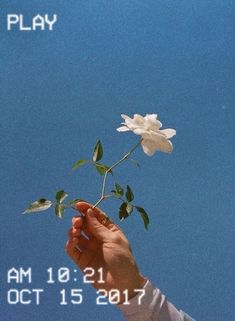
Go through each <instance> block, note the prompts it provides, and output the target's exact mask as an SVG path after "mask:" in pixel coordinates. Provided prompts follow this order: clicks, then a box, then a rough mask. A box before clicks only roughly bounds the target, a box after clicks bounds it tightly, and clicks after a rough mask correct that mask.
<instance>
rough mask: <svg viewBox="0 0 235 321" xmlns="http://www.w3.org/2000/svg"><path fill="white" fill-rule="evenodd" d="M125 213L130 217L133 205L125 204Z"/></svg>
mask: <svg viewBox="0 0 235 321" xmlns="http://www.w3.org/2000/svg"><path fill="white" fill-rule="evenodd" d="M126 211H127V214H128V215H131V213H132V211H133V205H132V204H131V203H127V206H126Z"/></svg>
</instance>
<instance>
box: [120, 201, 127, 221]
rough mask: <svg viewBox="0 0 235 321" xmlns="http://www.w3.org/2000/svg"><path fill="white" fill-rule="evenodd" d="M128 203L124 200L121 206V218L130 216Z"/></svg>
mask: <svg viewBox="0 0 235 321" xmlns="http://www.w3.org/2000/svg"><path fill="white" fill-rule="evenodd" d="M126 208H127V203H126V202H123V203H122V205H121V206H120V208H119V218H120V220H124V219H125V218H127V217H128V213H127V210H126Z"/></svg>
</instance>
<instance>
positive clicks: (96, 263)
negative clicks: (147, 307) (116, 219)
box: [66, 202, 146, 303]
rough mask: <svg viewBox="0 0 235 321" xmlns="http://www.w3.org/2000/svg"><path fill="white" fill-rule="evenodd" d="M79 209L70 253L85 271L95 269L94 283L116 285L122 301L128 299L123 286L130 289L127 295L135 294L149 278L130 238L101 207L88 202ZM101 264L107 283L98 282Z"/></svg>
mask: <svg viewBox="0 0 235 321" xmlns="http://www.w3.org/2000/svg"><path fill="white" fill-rule="evenodd" d="M76 209H77V210H78V211H79V212H80V213H82V216H79V217H74V218H73V220H72V228H71V229H70V230H69V240H68V241H67V243H66V251H67V253H68V255H69V256H70V257H71V258H72V260H73V261H74V262H75V264H76V265H77V266H78V267H79V268H80V269H81V270H82V271H84V269H85V268H87V267H90V268H92V269H94V271H95V274H94V277H93V281H94V283H93V286H94V287H95V288H96V289H97V290H99V289H101V288H102V289H105V290H107V291H110V290H111V289H117V290H118V291H119V293H120V302H119V303H122V302H123V301H124V299H125V297H124V294H123V291H124V290H128V299H130V298H132V297H133V296H135V295H136V292H135V289H141V288H143V286H144V283H145V281H146V280H145V279H144V277H143V276H142V275H141V274H140V272H139V270H138V267H137V265H136V262H135V259H134V257H133V255H132V251H131V248H130V245H129V242H128V240H127V238H126V237H125V235H124V234H123V232H122V231H121V230H120V228H119V227H118V226H117V225H115V224H114V223H113V222H111V221H110V220H109V219H107V216H106V215H105V214H104V213H103V212H102V211H101V210H100V209H98V208H94V209H92V205H91V204H89V203H86V202H79V203H77V204H76ZM101 222H102V223H103V224H102V223H101ZM84 234H85V235H86V236H87V237H86V236H84ZM99 268H102V269H103V275H104V283H99V275H98V272H97V271H98V269H99Z"/></svg>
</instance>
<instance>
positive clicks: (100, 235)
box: [86, 208, 112, 242]
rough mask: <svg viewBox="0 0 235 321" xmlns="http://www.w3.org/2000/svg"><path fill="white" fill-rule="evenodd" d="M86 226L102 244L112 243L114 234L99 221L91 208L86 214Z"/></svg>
mask: <svg viewBox="0 0 235 321" xmlns="http://www.w3.org/2000/svg"><path fill="white" fill-rule="evenodd" d="M86 224H87V229H88V231H89V232H90V233H91V234H92V235H93V236H95V237H96V238H97V239H98V240H100V241H102V242H107V241H110V238H111V234H112V232H111V231H110V230H109V229H108V228H107V227H105V226H104V225H103V224H101V223H100V222H99V221H98V219H97V217H96V216H95V212H94V211H93V210H92V209H91V208H89V209H88V210H87V212H86Z"/></svg>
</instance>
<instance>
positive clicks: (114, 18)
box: [0, 0, 235, 321]
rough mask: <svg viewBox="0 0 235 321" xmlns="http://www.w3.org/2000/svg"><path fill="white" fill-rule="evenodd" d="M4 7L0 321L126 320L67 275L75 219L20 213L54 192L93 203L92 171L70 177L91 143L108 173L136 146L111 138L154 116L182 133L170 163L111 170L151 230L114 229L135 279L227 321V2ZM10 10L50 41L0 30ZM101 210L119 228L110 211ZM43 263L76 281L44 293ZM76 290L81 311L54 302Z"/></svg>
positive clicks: (203, 318)
mask: <svg viewBox="0 0 235 321" xmlns="http://www.w3.org/2000/svg"><path fill="white" fill-rule="evenodd" d="M0 6H1V8H0V9H1V10H0V37H1V40H0V62H1V63H0V99H1V122H0V131H1V132H0V133H1V136H0V140H1V154H0V155H1V156H0V162H1V179H0V184H1V215H0V228H1V234H0V244H1V245H0V251H1V259H0V288H1V291H0V321H39V320H45V321H53V320H56V321H64V320H67V321H72V320H82V321H88V320H94V321H95V320H97V321H101V320H102V321H110V320H111V319H112V320H113V321H118V320H122V316H121V314H120V312H119V311H118V310H117V309H116V308H115V307H114V306H111V305H109V306H97V305H96V304H95V299H96V293H95V291H94V290H93V289H92V288H91V287H89V285H84V284H83V283H82V275H81V273H79V272H73V270H74V269H75V268H76V267H75V265H74V264H73V262H71V261H70V259H69V258H68V257H67V255H66V253H65V250H64V246H65V242H66V239H67V230H68V228H69V227H70V222H71V217H72V215H73V214H74V212H73V211H72V210H71V211H69V212H67V213H66V216H65V218H64V219H63V220H59V219H58V218H57V217H55V215H54V213H53V211H52V210H51V211H47V212H42V213H41V214H34V215H33V214H32V215H29V216H23V215H21V212H22V211H23V210H24V209H25V207H26V206H27V205H28V204H29V203H30V202H31V201H33V200H35V199H38V198H40V197H46V198H53V197H54V193H55V192H56V191H58V190H59V189H62V188H63V189H65V190H66V191H67V192H68V194H69V196H70V197H71V198H75V197H79V198H84V199H87V200H89V201H90V202H94V201H96V200H97V198H98V195H99V192H100V186H101V177H100V176H99V174H97V173H96V172H95V171H94V170H93V169H89V168H81V169H80V171H77V172H72V171H71V167H72V165H73V163H74V162H75V161H76V160H77V159H79V158H82V157H84V158H86V157H90V155H91V153H92V149H93V146H94V144H95V142H96V140H97V139H98V138H99V139H101V141H102V142H103V146H104V159H105V161H106V163H108V164H112V162H114V161H116V160H117V159H118V158H119V157H120V156H122V154H123V153H124V152H125V151H127V150H128V149H129V148H130V147H131V146H132V145H133V144H134V143H135V142H136V140H137V137H136V136H135V135H133V134H131V133H118V132H116V128H117V127H118V126H119V124H120V122H121V117H120V114H121V113H125V114H128V115H130V116H132V115H133V114H134V113H139V114H143V115H145V114H146V113H157V114H158V115H159V119H160V120H161V121H162V123H163V125H164V128H168V127H170V128H175V129H176V130H177V135H176V136H175V137H174V138H173V139H172V141H173V144H174V151H173V153H172V154H171V155H168V154H163V153H157V154H155V155H154V156H153V157H147V156H146V155H144V154H143V152H142V151H141V150H140V149H139V150H137V151H136V152H135V155H134V158H135V159H137V160H138V161H139V162H140V164H141V168H140V169H138V168H137V167H135V166H133V165H132V164H129V163H128V164H124V165H123V166H122V167H120V168H119V169H118V170H117V171H116V172H115V179H116V180H117V181H119V182H120V183H121V184H123V185H125V184H127V183H129V184H130V185H131V186H132V187H133V190H134V192H135V199H136V203H138V204H139V205H141V206H143V207H144V208H145V209H146V210H147V211H148V213H149V216H150V220H151V222H150V228H149V230H148V231H147V232H146V231H145V230H144V228H143V224H142V222H141V220H140V218H139V217H138V216H137V215H136V214H134V213H133V215H132V216H131V217H130V218H128V219H127V220H126V221H124V222H122V223H120V224H121V227H122V229H123V230H124V231H125V233H126V235H127V237H128V238H129V240H130V242H131V245H132V248H133V252H134V254H135V257H136V260H137V262H138V265H139V268H140V270H141V271H142V273H143V274H144V275H145V276H147V277H149V278H150V279H151V281H152V282H153V283H154V284H155V285H156V286H158V287H159V288H160V289H161V290H162V292H163V293H164V294H166V295H167V297H168V299H169V300H170V301H171V302H173V303H174V304H175V306H176V307H178V308H180V309H183V310H184V311H185V312H187V313H188V314H190V315H192V317H194V318H195V319H196V320H198V321H199V320H200V321H215V320H216V321H227V320H232V319H234V317H235V316H234V309H233V307H232V306H233V304H234V298H233V297H232V295H233V294H234V292H233V291H234V290H233V287H232V285H233V284H234V261H235V257H234V205H235V204H234V178H235V177H234V133H235V130H234V128H235V127H234V116H235V111H234V99H235V90H234V81H235V70H234V66H235V59H234V57H235V56H234V50H235V43H234V19H235V3H234V1H232V0H220V1H219V0H213V1H209V0H197V1H192V0H181V1H179V0H174V1H173V0H172V1H169V0H164V1H163V0H152V1H137V0H133V1H122V0H121V1H108V0H106V1H104V0H101V1H89V0H88V1H80V0H67V1H61V0H56V1H51V0H50V1H32V0H30V1H29V0H24V1H5V0H3V1H2V2H1V5H0ZM10 13H16V14H23V15H24V19H25V20H24V22H25V24H30V21H31V20H30V19H32V17H33V16H35V15H37V14H38V13H40V14H46V13H48V14H50V15H52V14H54V13H55V14H57V15H58V21H57V23H56V24H55V29H54V30H53V31H51V32H49V31H45V32H41V31H39V30H38V31H35V32H30V31H19V30H17V29H16V28H14V30H12V31H7V30H6V16H7V14H10ZM110 184H111V181H110ZM102 208H103V209H104V210H105V211H106V212H107V213H108V214H109V215H110V217H112V219H113V220H114V221H115V222H116V223H118V224H119V220H118V208H117V204H116V201H107V202H106V203H103V205H102ZM12 267H16V268H19V267H23V268H25V269H26V268H28V267H32V278H33V280H32V284H27V283H26V282H25V283H24V284H15V283H14V282H12V283H11V284H7V271H8V270H9V269H10V268H12ZM49 267H53V269H54V273H55V275H56V273H57V270H58V268H60V267H68V268H69V269H71V281H70V282H68V283H59V282H56V283H55V284H47V282H46V280H47V278H48V273H47V269H48V268H49ZM75 278H76V279H77V281H76V282H75V281H74V279H75ZM10 288H17V289H22V288H25V289H35V288H43V289H44V293H43V295H42V298H41V304H40V305H39V306H37V305H35V302H32V303H31V304H29V305H20V304H18V305H10V304H8V303H7V292H8V290H9V289H10ZM73 288H82V289H83V291H84V302H83V304H81V305H79V306H77V305H72V304H68V305H67V306H60V304H59V302H60V299H61V295H60V291H61V290H62V289H65V290H66V293H67V294H69V292H70V290H71V289H73ZM32 301H33V299H32Z"/></svg>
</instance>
